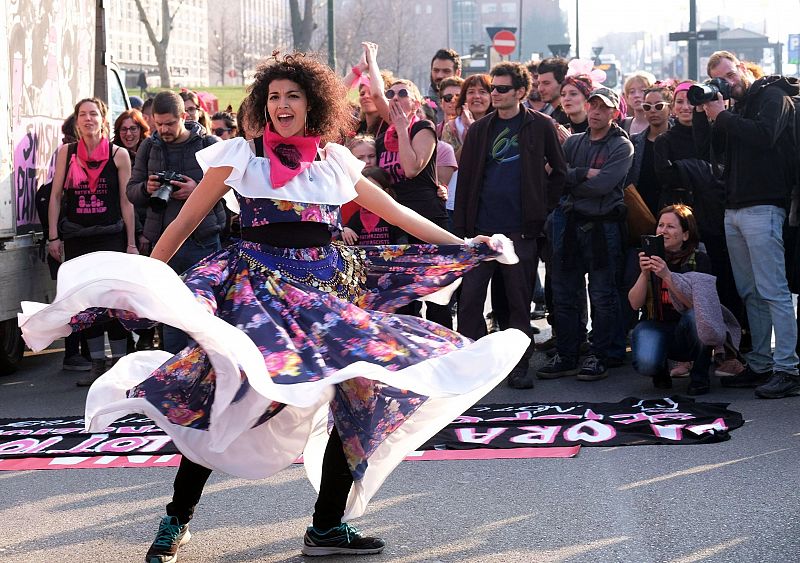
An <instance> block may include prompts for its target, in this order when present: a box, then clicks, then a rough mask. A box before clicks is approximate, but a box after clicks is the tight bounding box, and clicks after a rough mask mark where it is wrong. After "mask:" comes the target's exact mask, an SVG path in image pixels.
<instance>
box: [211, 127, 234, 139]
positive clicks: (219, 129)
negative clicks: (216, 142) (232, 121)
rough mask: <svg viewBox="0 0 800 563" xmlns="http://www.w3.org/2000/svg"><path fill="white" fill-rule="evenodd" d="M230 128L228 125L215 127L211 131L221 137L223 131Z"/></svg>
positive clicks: (225, 131)
mask: <svg viewBox="0 0 800 563" xmlns="http://www.w3.org/2000/svg"><path fill="white" fill-rule="evenodd" d="M230 130H231V129H230V127H217V128H216V129H213V130H212V132H213V133H214V135H216V136H217V137H221V136H222V134H223V133H227V132H228V131H230Z"/></svg>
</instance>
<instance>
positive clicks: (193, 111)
mask: <svg viewBox="0 0 800 563" xmlns="http://www.w3.org/2000/svg"><path fill="white" fill-rule="evenodd" d="M186 113H197V108H196V107H195V108H186Z"/></svg>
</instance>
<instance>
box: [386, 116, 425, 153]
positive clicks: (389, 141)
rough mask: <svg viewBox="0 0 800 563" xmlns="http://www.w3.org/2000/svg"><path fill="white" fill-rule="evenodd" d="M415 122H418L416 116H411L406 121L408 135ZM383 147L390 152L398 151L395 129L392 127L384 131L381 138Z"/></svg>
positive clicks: (398, 145) (398, 142)
mask: <svg viewBox="0 0 800 563" xmlns="http://www.w3.org/2000/svg"><path fill="white" fill-rule="evenodd" d="M417 121H419V119H417V116H416V115H412V116H411V119H410V120H409V121H408V132H409V133H411V128H412V127H413V126H414V124H415V123H416V122H417ZM383 146H384V147H386V150H387V151H390V152H398V151H399V150H400V141H398V140H397V127H395V126H394V125H390V126H389V128H388V129H387V130H386V134H385V135H384V136H383Z"/></svg>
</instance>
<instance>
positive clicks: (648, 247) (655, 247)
mask: <svg viewBox="0 0 800 563" xmlns="http://www.w3.org/2000/svg"><path fill="white" fill-rule="evenodd" d="M642 252H644V254H645V256H658V257H659V258H661V259H663V258H664V257H665V256H666V254H665V252H664V235H642Z"/></svg>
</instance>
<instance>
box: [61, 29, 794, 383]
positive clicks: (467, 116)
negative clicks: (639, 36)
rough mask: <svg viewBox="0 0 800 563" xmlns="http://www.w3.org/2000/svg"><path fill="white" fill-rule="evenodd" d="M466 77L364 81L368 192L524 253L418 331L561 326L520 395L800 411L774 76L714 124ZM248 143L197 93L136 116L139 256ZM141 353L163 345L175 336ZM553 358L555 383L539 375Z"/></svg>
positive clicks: (366, 70) (662, 97) (665, 108)
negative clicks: (793, 401) (633, 389)
mask: <svg viewBox="0 0 800 563" xmlns="http://www.w3.org/2000/svg"><path fill="white" fill-rule="evenodd" d="M462 70H463V69H462V67H461V59H460V57H459V55H458V53H456V52H455V51H453V50H452V49H441V50H439V51H438V52H436V53H435V54H434V56H433V58H432V60H431V62H430V83H429V84H428V85H426V86H427V88H425V89H423V88H420V87H419V86H418V85H416V84H414V83H413V82H412V81H410V80H407V79H404V78H402V77H396V76H393V75H392V74H391V73H390V72H388V71H386V70H385V69H381V68H380V67H379V65H378V45H376V44H374V43H364V44H363V55H362V57H361V59H360V60H359V61H358V63H357V64H356V65H355V66H353V67H352V69H351V70H350V71H349V72H348V73H347V75H346V76H345V78H344V82H345V84H346V85H347V86H348V87H350V88H351V89H352V100H353V108H354V119H353V126H352V130H351V131H350V132H346V134H344V135H343V138H342V139H341V140H342V142H343V143H345V144H346V146H347V147H348V148H349V149H350V150H351V151H352V152H353V154H354V155H356V156H357V157H358V158H359V159H360V160H363V161H364V163H365V165H366V167H367V168H365V172H364V174H365V176H366V177H368V178H370V179H371V180H372V181H373V182H374V183H376V184H377V185H379V186H380V187H381V188H383V189H384V190H385V191H386V192H387V193H389V194H390V195H391V196H392V197H394V198H395V199H397V200H398V201H399V202H400V203H402V204H404V205H405V206H407V207H409V208H411V209H413V210H414V211H416V212H417V213H419V214H421V215H422V216H424V217H426V218H428V219H430V220H431V221H433V222H435V223H437V224H438V225H440V226H442V227H445V228H447V229H448V230H450V231H452V232H453V233H455V234H456V235H458V236H464V237H472V236H476V235H482V234H488V235H491V234H496V233H499V234H504V235H506V236H507V237H508V238H509V239H511V240H512V241H513V242H514V244H515V249H516V253H517V255H518V256H519V258H520V261H519V263H517V264H513V265H509V264H497V263H492V262H487V263H482V264H481V265H480V266H479V267H478V268H476V269H475V270H472V271H470V272H468V273H467V274H466V275H465V277H464V280H463V285H462V287H461V288H460V290H459V291H458V292H457V293H456V294H455V296H454V297H453V299H452V301H451V303H450V305H449V306H447V305H437V304H433V303H426V304H425V306H422V305H421V304H418V303H417V304H412V305H411V306H408V307H407V308H405V309H404V311H403V312H405V313H408V314H414V315H425V316H427V318H428V319H430V320H433V321H435V322H438V323H440V324H442V325H445V326H448V327H452V326H453V325H454V320H455V321H456V322H455V326H456V329H457V330H459V331H460V332H461V333H462V334H464V335H466V336H469V337H471V338H480V337H482V336H483V335H485V334H486V333H487V331H491V330H496V329H504V328H517V329H520V330H523V331H524V332H526V333H527V334H529V335H530V336H531V337H532V338H533V337H534V336H535V335H537V334H538V333H539V332H540V328H538V327H536V326H535V325H533V324H532V323H531V320H532V319H535V318H539V317H540V316H541V314H542V313H543V312H544V311H545V309H546V313H547V320H548V322H549V324H550V325H551V327H552V337H551V338H549V339H547V340H543V341H540V342H538V343H536V345H535V347H534V345H533V344H532V345H531V348H530V349H529V351H528V353H527V354H526V355H525V357H524V358H523V360H522V361H521V362H520V364H519V365H518V366H517V367H516V368H514V370H513V371H512V372H511V373H510V374H509V377H508V384H509V385H510V386H511V387H513V388H519V389H527V388H531V387H533V384H534V376H535V377H537V378H539V379H555V378H560V377H566V376H575V377H577V378H578V379H579V380H582V381H597V380H601V379H604V378H606V377H607V376H608V374H609V370H610V369H613V368H615V367H618V366H621V365H623V364H624V363H625V362H627V361H628V358H631V359H632V363H633V367H634V368H635V369H636V370H637V371H638V372H640V373H641V374H643V375H646V376H648V377H651V378H652V380H653V384H654V386H655V387H657V388H665V387H671V386H672V384H673V379H675V378H678V377H687V378H688V381H689V384H688V387H687V392H688V393H689V394H691V395H699V394H704V393H708V392H710V390H711V389H712V379H711V374H716V375H717V376H719V377H720V384H721V385H723V386H727V387H749V388H755V389H756V395H758V396H760V397H764V398H780V397H786V396H790V395H798V394H800V378H799V377H798V371H797V363H798V357H797V353H796V349H797V347H798V345H797V320H796V319H797V317H796V314H795V311H794V309H793V306H792V296H791V292H790V288H789V284H788V282H787V272H788V273H789V274H790V276H789V278H791V279H794V277H795V276H793V275H791V274H792V273H793V269H794V268H796V265H795V264H794V261H793V260H789V261H786V259H785V251H784V243H785V245H786V246H787V247H791V248H794V247H795V240H794V239H795V238H796V236H797V229H796V227H795V226H794V225H790V224H789V221H788V220H787V213H788V209H789V204H790V198H791V194H792V190H793V189H794V188H796V187H797V185H796V182H797V173H796V171H797V162H796V159H797V154H798V153H797V151H796V147H795V145H794V140H793V138H792V130H793V123H794V122H793V119H794V114H793V112H794V106H793V103H792V99H791V96H792V95H795V96H796V95H797V93H798V86H797V84H796V82H793V81H791V80H788V79H786V78H783V77H778V76H772V77H762V76H761V74H762V73H760V71H759V69H758V68H757V67H754V65H752V64H749V63H746V62H742V61H740V60H739V59H738V58H737V57H736V56H735V55H734V54H732V53H729V52H726V51H720V52H717V53H715V54H714V55H713V56H712V57H711V58H710V59H709V62H708V68H707V71H708V75H709V77H712V78H713V77H719V78H721V79H722V80H723V81H725V82H726V83H727V84H728V89H729V90H730V94H729V95H726V96H723V95H722V94H720V95H713V96H711V97H710V98H708V99H705V100H703V101H702V102H697V101H696V102H695V103H694V104H693V103H692V95H691V93H692V91H693V88H697V86H698V84H696V83H694V82H692V81H689V80H681V78H680V77H677V78H662V79H661V80H659V79H657V78H656V77H655V76H653V75H651V74H650V73H647V72H634V73H631V74H630V75H629V76H628V77H627V79H626V80H625V81H624V84H623V87H622V93H621V96H620V95H619V94H618V93H617V92H615V91H614V90H612V89H610V88H607V87H605V86H603V85H602V82H603V80H604V76H602V73H598V72H597V71H595V70H594V69H592V67H591V63H588V64H587V62H586V61H577V60H573V61H567V60H566V59H562V58H557V57H553V58H547V59H544V60H542V61H531V62H528V63H527V64H521V63H515V62H501V63H499V64H497V65H495V66H494V67H493V68H492V69H491V70H490V72H489V73H488V74H471V75H469V76H462ZM423 90H426V95H424V96H423V95H422V91H423ZM138 101H139V102H141V100H138ZM240 116H241V114H240ZM75 117H76V118H77V117H78V116H77V115H76V116H75ZM246 125H247V124H246V123H242V122H241V119H240V120H238V121H237V115H235V114H234V113H233V110H232V108H228V109H227V111H224V112H219V113H215V114H213V115H209V114H208V113H206V112H205V111H204V110H203V107H202V105H201V103H200V100H199V99H198V97H197V95H196V94H194V93H192V92H190V91H185V92H181V93H180V94H175V93H171V92H161V93H159V94H158V95H156V96H155V98H151V99H148V100H145V101H144V102H143V104H141V108H140V109H132V110H129V111H127V112H125V113H123V114H122V115H120V116H119V118H118V119H117V120H116V122H115V124H114V130H113V133H114V136H113V144H114V145H118V146H119V147H121V148H124V149H126V151H125V153H126V155H127V156H128V157H129V160H130V162H131V167H132V168H131V170H132V174H131V177H130V180H129V181H128V180H127V178H126V179H125V180H126V183H127V186H126V189H125V190H123V193H124V194H126V195H127V199H128V200H129V201H130V203H131V204H132V205H133V206H134V208H135V210H136V218H137V221H136V225H137V228H136V238H135V241H136V249H137V250H138V252H141V253H143V254H146V253H147V252H148V251H149V249H150V248H151V247H152V245H153V244H154V243H155V242H156V241H157V239H158V236H159V234H160V233H161V232H163V229H164V228H165V227H166V225H168V224H169V222H170V221H171V220H172V219H174V217H175V216H176V214H177V213H178V212H179V211H180V208H181V206H182V204H183V202H184V201H185V200H186V198H188V197H189V195H190V194H191V192H192V190H193V189H194V188H195V187H196V185H197V183H198V182H199V181H200V179H201V176H202V172H201V170H200V167H199V165H198V164H197V162H196V160H195V159H194V154H195V153H196V152H197V151H198V150H200V149H201V148H203V147H205V146H207V145H208V144H210V143H213V142H217V141H219V140H225V139H229V138H232V137H236V136H245V137H248V136H249V134H248V132H247V126H246ZM98 135H102V132H101V133H98ZM98 138H99V137H98ZM165 171H168V172H174V173H176V174H178V177H177V178H174V179H173V180H171V181H168V182H167V183H168V184H170V185H171V186H172V188H171V189H172V191H171V193H170V197H169V198H168V199H167V200H166V201H165V202H164V205H163V206H160V205H153V197H154V196H155V194H156V192H158V190H159V188H161V187H162V186H163V185H164V179H163V177H161V176H159V173H161V172H165ZM123 203H124V201H123ZM156 203H157V202H156ZM115 220H116V219H115ZM231 225H235V209H227V208H225V207H223V204H222V203H220V206H219V209H215V210H213V211H212V212H211V213H210V214H209V216H208V217H206V218H204V219H203V220H202V221H201V223H200V225H199V226H198V228H197V230H196V231H195V233H194V234H193V235H192V237H190V239H189V240H188V241H187V242H186V244H185V245H184V246H185V248H181V249H180V250H179V252H178V254H177V255H176V257H175V258H174V259H173V262H174V264H173V263H172V262H171V265H172V266H173V267H174V268H175V269H176V271H181V270H182V269H185V268H186V267H188V266H190V265H191V264H192V263H194V262H196V261H197V260H199V259H201V258H202V257H204V256H206V255H207V254H209V253H211V252H213V251H215V250H217V249H219V248H220V245H221V244H222V243H224V241H225V240H226V238H228V237H231V236H233V237H235V236H236V233H235V230H234V231H232V227H231ZM642 225H645V227H644V228H643V227H642ZM342 226H343V228H342V234H341V238H342V240H343V242H344V243H346V244H400V243H414V242H418V241H416V240H415V239H414V238H413V237H410V236H408V235H407V234H406V233H403V232H402V231H399V230H398V229H397V228H395V227H393V226H392V225H389V224H388V223H386V222H385V221H384V220H383V219H381V218H380V217H377V216H375V215H373V214H372V213H370V212H369V211H367V210H365V209H360V208H359V207H358V206H357V205H355V204H354V203H351V204H348V205H346V206H344V207H343V208H342ZM53 236H59V235H58V234H57V233H53ZM787 237H788V238H787ZM540 262H543V263H544V265H545V272H546V275H545V276H544V280H541V279H540V276H539V264H540ZM787 268H788V270H787ZM587 280H588V286H587ZM709 280H710V283H709ZM487 294H488V296H487ZM587 297H588V299H587ZM534 302H535V306H534ZM485 304H486V305H485ZM487 313H488V316H487ZM487 318H489V319H491V320H490V321H489V322H488V324H487ZM590 320H591V325H590V326H591V330H590V329H589V328H590V327H589V321H590ZM709 326H711V327H713V328H714V330H708V327H709ZM773 328H774V330H775V344H774V351H773V349H772V333H773ZM139 341H140V343H143V345H141V344H140V348H142V347H144V348H148V347H151V346H153V333H143V334H140V337H139ZM532 342H533V340H532ZM161 345H162V346H163V347H164V348H165V349H168V350H169V351H171V352H176V351H177V350H179V349H180V348H181V347H183V346H184V345H185V340H184V339H183V338H182V335H180V334H174V333H173V332H171V331H170V330H168V329H167V330H166V332H165V333H164V334H163V336H162V337H161ZM534 349H538V350H541V351H543V352H546V360H545V361H544V363H542V362H541V361H539V360H533V362H534V363H536V362H538V363H537V364H536V365H531V361H532V360H531V359H532V358H534V356H533V351H534ZM629 351H630V355H629V354H628V352H629ZM71 361H72V360H71ZM97 375H99V373H95V371H93V372H92V374H91V377H90V378H89V381H91V380H92V379H93V378H94V377H96V376H97Z"/></svg>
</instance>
